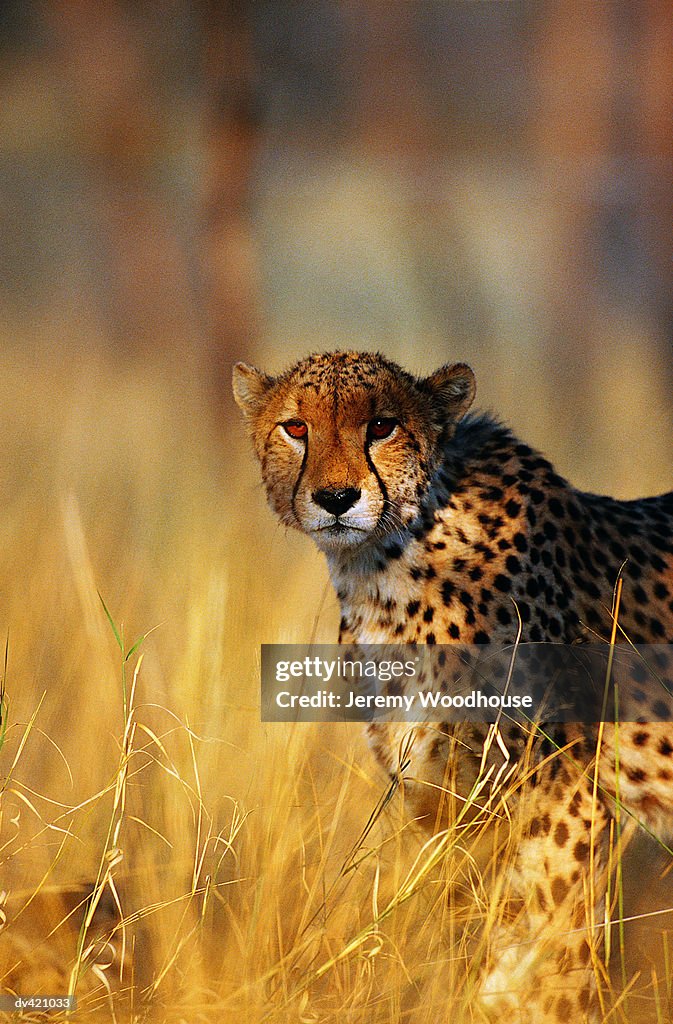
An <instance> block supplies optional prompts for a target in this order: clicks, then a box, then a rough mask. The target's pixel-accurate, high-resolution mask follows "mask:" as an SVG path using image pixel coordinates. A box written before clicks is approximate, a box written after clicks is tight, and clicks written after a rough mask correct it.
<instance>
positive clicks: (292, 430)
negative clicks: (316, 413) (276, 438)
mask: <svg viewBox="0 0 673 1024" xmlns="http://www.w3.org/2000/svg"><path fill="white" fill-rule="evenodd" d="M281 427H282V428H283V430H284V431H285V433H286V434H289V435H290V437H295V438H302V437H306V435H307V434H308V427H307V426H306V424H305V423H304V422H303V421H302V420H287V421H286V422H285V423H281Z"/></svg>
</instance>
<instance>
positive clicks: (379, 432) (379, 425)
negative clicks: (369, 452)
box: [367, 417, 397, 441]
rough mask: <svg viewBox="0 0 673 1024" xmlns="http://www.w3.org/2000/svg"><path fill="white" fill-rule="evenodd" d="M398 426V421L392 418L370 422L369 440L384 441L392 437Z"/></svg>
mask: <svg viewBox="0 0 673 1024" xmlns="http://www.w3.org/2000/svg"><path fill="white" fill-rule="evenodd" d="M396 426H397V420H395V419H392V418H391V417H381V418H379V419H375V420H370V422H369V423H368V424H367V440H368V441H382V440H383V439H384V438H385V437H390V435H391V434H392V432H393V430H394V429H395V427H396Z"/></svg>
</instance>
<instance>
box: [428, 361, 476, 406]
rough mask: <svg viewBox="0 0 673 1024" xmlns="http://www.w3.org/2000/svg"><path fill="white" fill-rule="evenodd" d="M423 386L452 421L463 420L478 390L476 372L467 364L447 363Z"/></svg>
mask: <svg viewBox="0 0 673 1024" xmlns="http://www.w3.org/2000/svg"><path fill="white" fill-rule="evenodd" d="M423 384H424V386H425V387H426V388H427V390H428V391H429V392H430V393H431V394H432V395H433V396H434V398H435V401H436V402H437V403H438V404H439V405H441V407H442V410H443V411H444V412H445V413H448V414H449V416H450V417H451V419H452V420H459V419H462V417H463V416H464V415H465V413H466V412H467V410H468V409H469V408H470V406H471V405H472V402H473V401H474V396H475V393H476V390H477V384H476V381H475V379H474V372H473V370H472V368H471V367H470V366H468V365H467V363H453V364H451V363H447V364H446V366H442V367H440V368H439V370H435V372H434V373H432V374H430V376H429V377H426V378H425V380H424V381H423Z"/></svg>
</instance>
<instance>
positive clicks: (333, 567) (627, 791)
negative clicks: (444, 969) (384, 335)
mask: <svg viewBox="0 0 673 1024" xmlns="http://www.w3.org/2000/svg"><path fill="white" fill-rule="evenodd" d="M233 385H234V395H235V398H236V401H237V403H238V405H239V406H240V408H241V409H242V411H243V413H244V416H245V418H246V420H247V423H248V427H249V429H250V432H251V435H252V440H253V444H254V448H255V452H256V454H257V456H258V458H259V460H260V462H261V469H262V477H263V480H264V484H265V487H266V491H267V495H268V500H269V503H270V505H271V507H272V508H273V509H274V511H275V512H276V513H277V515H278V516H279V518H280V520H281V522H283V523H284V524H286V525H288V526H291V527H295V528H297V529H299V530H301V531H302V532H303V533H305V534H307V535H308V536H309V537H311V539H312V540H313V541H314V542H315V543H316V544H317V546H318V548H319V549H320V550H321V551H322V552H324V554H325V556H326V560H327V564H328V568H329V573H330V577H331V580H332V583H333V585H334V588H335V590H336V592H337V595H338V599H339V602H340V607H341V627H340V636H339V640H340V642H349V643H350V642H352V643H367V644H372V643H389V642H394V643H401V644H406V643H412V644H426V645H427V644H452V643H467V644H488V643H494V642H498V643H511V642H512V641H513V640H515V639H516V638H517V637H518V639H519V641H520V642H523V643H535V642H541V641H553V642H556V643H566V644H571V643H575V642H577V641H581V639H582V638H583V637H585V636H586V634H587V632H588V633H589V634H591V635H593V636H599V637H603V638H609V637H610V634H611V632H612V633H614V628H615V616H614V614H613V611H614V595H615V588H616V584H617V581H618V580H620V581H621V582H620V585H619V589H620V603H619V627H620V635H622V636H627V637H628V638H629V639H630V640H631V641H632V642H633V643H634V644H646V643H665V644H671V643H673V492H671V493H668V494H664V495H661V496H659V497H654V498H646V499H641V500H636V501H617V500H614V499H612V498H609V497H602V496H598V495H595V494H590V493H584V492H581V491H579V490H577V489H576V488H574V487H572V486H571V485H570V484H569V483H568V482H566V480H564V479H563V478H562V477H560V476H559V475H558V474H557V473H556V472H555V471H554V469H553V467H552V465H551V464H550V463H549V462H548V461H547V460H546V459H545V458H544V457H543V456H542V455H541V454H540V453H539V452H537V451H535V450H533V449H531V448H530V447H529V446H528V445H526V444H524V443H521V442H520V441H519V440H517V439H516V437H514V436H513V434H512V433H511V431H510V430H509V429H507V428H506V427H505V426H503V425H502V424H501V423H499V422H498V421H496V420H495V419H493V418H491V417H489V416H486V415H477V414H474V413H471V412H469V410H470V407H471V405H472V403H473V400H474V396H475V378H474V374H473V372H472V370H471V369H470V367H469V366H467V365H466V364H464V363H457V364H451V365H449V364H447V365H445V366H443V367H441V368H440V369H439V370H437V371H436V372H435V373H432V374H431V375H430V376H428V377H425V378H417V377H414V376H412V375H411V374H409V373H407V372H406V371H405V370H403V369H402V368H401V367H399V366H398V365H396V364H395V363H393V362H391V361H390V360H388V359H387V358H385V357H384V356H382V355H380V354H374V353H365V352H333V353H328V354H316V355H311V356H309V357H308V358H306V359H303V360H302V361H300V362H299V363H297V364H296V365H295V366H293V367H292V368H291V369H289V370H287V372H285V373H283V374H281V375H280V376H278V377H275V378H274V377H271V376H269V375H267V374H266V373H264V372H261V371H260V370H258V369H255V368H253V367H251V366H248V365H246V364H244V363H238V364H237V365H236V367H235V369H234V379H233ZM401 729H403V727H402V725H400V724H398V725H392V724H389V723H378V724H377V723H373V724H371V725H369V726H368V731H369V740H370V745H371V746H372V748H373V751H374V754H375V755H376V758H377V759H378V761H379V762H380V763H381V765H383V767H384V768H385V769H386V770H387V772H389V773H390V775H391V776H393V777H395V775H396V773H398V774H399V772H400V770H401V766H400V753H399V751H400V746H401V745H400V735H401V733H400V730H401ZM486 729H487V727H486V726H484V725H480V724H479V723H477V724H475V723H472V724H471V725H449V724H446V723H442V724H440V725H439V726H438V725H437V724H433V725H432V726H431V725H424V724H420V725H415V726H413V727H412V731H413V742H412V743H411V744H407V745H406V747H405V757H406V761H405V765H404V766H403V767H404V774H405V781H404V790H405V799H408V800H409V802H410V807H411V812H412V813H413V814H415V815H416V816H418V817H422V816H425V819H426V820H427V821H428V822H429V823H430V824H431V825H432V823H433V822H436V821H437V817H436V807H435V803H436V801H437V800H438V796H437V794H441V793H442V791H443V788H444V787H446V780H447V772H451V773H452V774H451V777H452V785H454V786H455V787H457V789H458V790H460V789H461V787H462V790H463V792H467V791H468V790H469V788H470V786H471V785H472V784H473V782H474V779H475V777H476V772H477V770H478V766H479V764H480V763H481V757H482V752H483V746H484V741H485V732H486ZM406 732H407V733H408V732H409V726H408V725H407V726H406ZM598 732H600V744H599V745H597V741H596V734H597V733H598ZM547 739H548V737H547ZM554 740H555V743H556V745H557V747H558V748H560V749H561V750H562V751H565V752H570V754H571V757H565V758H564V757H560V756H559V757H549V756H547V755H548V753H549V751H548V750H547V749H546V748H545V742H547V740H545V742H541V743H539V744H538V746H537V747H535V748H534V751H533V753H534V756H535V757H536V760H535V762H534V763H535V764H536V765H537V767H536V769H535V772H534V778H533V779H531V785H530V787H529V792H528V793H527V795H526V796H525V799H524V797H522V798H521V801H522V802H521V806H522V807H524V811H523V815H524V817H523V824H522V826H521V831H520V838H518V848H517V853H516V858H515V860H514V864H513V867H512V868H511V877H510V879H509V897H510V899H511V904H512V907H513V908H514V909H515V911H516V912H513V913H512V914H511V915H509V916H510V917H511V924H507V923H505V924H502V925H501V926H500V929H501V931H500V932H499V933H498V934H496V936H495V939H494V941H493V944H492V945H493V951H492V958H491V962H490V964H488V965H487V967H486V968H485V970H484V974H483V977H482V980H481V983H480V1000H481V1007H482V1010H483V1012H484V1014H485V1015H486V1016H488V1017H491V1016H493V1017H494V1018H499V1017H500V1016H501V1015H502V1013H503V1012H507V1013H509V1014H510V1016H511V1019H513V1020H516V1021H520V1022H522V1024H533V1022H535V1024H547V1022H550V1024H551V1022H558V1021H569V1020H573V1021H587V1022H589V1021H595V1020H597V1019H598V999H597V988H596V983H595V966H594V965H595V962H597V961H596V956H597V950H598V949H599V947H600V935H601V928H600V927H597V925H599V924H600V921H601V915H602V914H603V907H604V898H605V893H606V886H607V881H606V878H607V874H608V872H607V862H608V857H609V852H608V851H609V834H610V829H611V822H612V821H613V820H614V817H615V814H616V802H615V799H614V796H615V793H616V791H617V790H618V796H619V799H618V801H617V803H618V804H619V805H620V806H621V807H623V808H626V809H627V811H628V813H629V814H630V815H632V816H633V818H635V819H636V820H637V821H640V822H643V823H645V825H646V827H647V828H648V829H649V830H650V831H653V832H655V833H656V834H657V835H659V836H661V837H662V838H666V837H668V836H670V835H671V834H673V800H672V799H671V797H672V795H673V786H672V785H671V780H672V779H673V737H671V727H670V725H668V724H666V723H664V722H658V723H657V722H643V721H642V719H641V720H640V721H639V722H638V723H622V724H620V726H619V737H618V739H617V736H616V727H615V726H614V725H612V726H611V725H610V724H609V723H606V724H605V727H604V729H603V728H600V727H599V726H586V725H585V726H582V725H580V724H574V725H573V723H567V724H565V725H564V726H562V727H559V728H557V730H556V732H555V733H554ZM597 751H598V753H597ZM597 779H598V780H599V782H598V784H597V783H596V780H597ZM517 835H518V836H519V833H518V834H517Z"/></svg>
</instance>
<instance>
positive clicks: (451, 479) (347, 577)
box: [328, 418, 551, 643]
mask: <svg viewBox="0 0 673 1024" xmlns="http://www.w3.org/2000/svg"><path fill="white" fill-rule="evenodd" d="M516 447H517V442H516V441H515V439H514V438H513V437H512V435H511V434H510V432H509V431H507V430H506V429H505V428H503V427H501V426H500V425H499V424H497V423H495V422H493V421H491V420H488V419H485V418H480V419H477V418H471V419H470V418H468V421H467V422H466V423H465V425H464V426H462V427H461V429H459V430H458V431H457V432H456V434H455V435H454V437H453V438H452V439H451V440H450V441H449V442H448V443H447V445H446V447H445V449H444V451H443V452H442V457H441V459H440V460H439V465H438V468H437V469H436V470H435V472H434V474H433V476H432V478H431V479H430V480H429V481H428V485H427V488H426V491H425V494H424V496H423V498H422V501H421V505H420V508H419V512H418V515H417V516H416V518H415V519H414V520H413V521H412V522H411V523H409V525H408V526H407V527H405V528H403V529H400V530H398V531H396V532H395V533H394V534H393V533H391V534H388V535H386V536H385V537H383V538H382V539H380V540H376V541H372V542H370V543H368V544H367V545H363V546H361V547H359V548H356V549H349V550H345V551H338V552H335V553H331V554H330V555H328V566H329V570H330V576H331V579H332V583H333V585H334V588H335V590H336V592H337V595H338V598H339V601H340V605H341V615H342V619H341V634H340V635H341V639H345V640H351V639H352V640H357V641H359V642H362V643H364V642H366V643H383V642H391V640H392V641H394V642H411V641H423V642H430V643H432V642H435V641H436V642H447V640H448V639H454V640H457V639H459V638H460V639H461V640H465V641H467V642H470V641H471V640H473V639H474V637H475V636H476V635H478V634H479V633H480V629H479V607H480V605H483V601H482V591H483V590H484V582H483V579H484V575H485V572H484V569H483V568H482V566H483V565H484V563H487V568H488V567H489V565H488V564H489V563H490V562H493V563H495V564H494V566H493V568H494V569H495V568H496V567H498V568H500V563H501V562H503V561H504V558H503V554H504V553H503V551H501V550H499V549H498V533H499V531H500V529H501V527H502V525H503V523H504V522H505V520H507V522H508V525H509V526H513V527H514V532H516V531H517V530H526V529H527V526H528V524H527V522H526V506H525V504H524V502H522V501H521V499H520V496H519V500H517V501H514V500H513V499H509V501H510V502H511V503H510V504H508V496H507V495H506V494H505V492H504V491H503V488H502V477H503V472H505V471H506V472H507V473H508V474H509V475H510V476H516V474H517V472H518V470H519V468H520V456H519V455H518V454H517V451H516ZM526 451H527V452H528V453H530V449H526ZM546 465H548V464H546ZM550 469H551V467H550ZM505 510H507V511H505ZM503 568H504V566H503ZM493 575H494V576H495V575H497V574H496V573H493ZM456 594H457V595H459V597H460V600H461V601H462V605H463V607H462V610H463V612H464V613H465V614H463V615H461V617H460V621H458V620H457V621H456V624H455V627H454V629H453V632H457V635H456V636H453V637H451V636H448V637H447V636H446V635H445V633H446V631H445V630H443V635H442V636H441V637H440V636H437V635H436V633H435V631H434V627H433V619H434V620H435V622H437V618H438V617H436V616H435V607H436V606H437V604H438V603H440V604H442V606H443V609H444V608H445V607H446V606H447V604H448V603H449V598H451V600H453V597H454V595H456ZM472 609H474V610H472ZM484 612H485V609H484V610H483V611H482V618H484ZM443 617H445V616H443ZM449 628H451V624H449ZM481 632H483V630H482V631H481Z"/></svg>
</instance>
